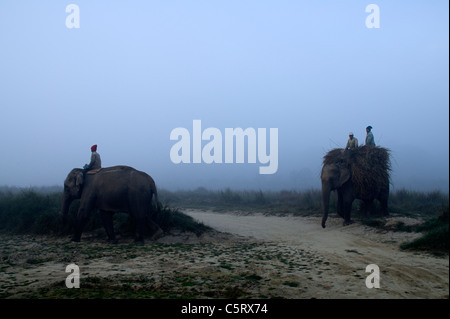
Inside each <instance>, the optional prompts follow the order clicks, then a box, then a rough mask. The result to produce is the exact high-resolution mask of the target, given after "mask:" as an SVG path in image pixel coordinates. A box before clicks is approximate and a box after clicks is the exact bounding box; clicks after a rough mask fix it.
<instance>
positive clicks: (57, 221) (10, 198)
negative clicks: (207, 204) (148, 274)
mask: <svg viewBox="0 0 450 319" xmlns="http://www.w3.org/2000/svg"><path fill="white" fill-rule="evenodd" d="M61 199H62V194H61V193H49V194H46V193H38V192H36V191H34V190H22V191H20V192H17V191H16V192H14V193H12V192H3V193H0V232H3V233H8V234H36V235H55V236H62V235H68V234H72V231H73V225H74V224H75V215H76V212H77V210H78V207H79V200H76V201H74V202H73V203H72V205H71V206H70V209H69V214H68V220H67V223H66V224H65V225H63V223H62V219H61V217H60V215H59V211H60V209H61ZM154 220H155V222H156V223H158V224H159V225H160V227H161V228H162V229H163V231H165V232H169V231H170V230H171V229H180V230H181V231H190V232H194V233H195V234H197V235H198V236H199V235H201V234H202V233H203V232H205V231H206V230H208V229H209V227H207V226H205V225H204V224H202V223H198V222H196V221H195V220H194V219H193V218H192V217H190V216H187V215H185V214H183V213H181V212H180V211H179V210H177V209H173V208H170V207H168V206H164V207H162V208H161V211H160V213H159V214H156V216H154ZM102 227H103V225H102V221H101V218H100V216H99V214H98V212H97V211H93V212H92V214H91V217H90V218H89V220H88V222H87V224H86V226H85V228H84V230H85V231H88V232H89V231H95V230H97V229H100V228H102ZM114 228H115V231H116V233H117V234H121V235H125V236H126V235H129V234H130V233H131V232H132V231H133V228H134V227H133V221H132V219H131V218H129V215H128V214H124V213H118V214H115V216H114Z"/></svg>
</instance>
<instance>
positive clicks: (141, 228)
mask: <svg viewBox="0 0 450 319" xmlns="http://www.w3.org/2000/svg"><path fill="white" fill-rule="evenodd" d="M144 233H145V222H144V221H143V220H141V219H138V220H136V235H135V237H134V241H135V242H136V243H142V244H143V243H144Z"/></svg>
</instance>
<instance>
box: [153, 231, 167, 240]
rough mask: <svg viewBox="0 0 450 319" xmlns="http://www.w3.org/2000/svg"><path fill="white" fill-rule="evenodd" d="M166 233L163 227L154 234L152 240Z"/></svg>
mask: <svg viewBox="0 0 450 319" xmlns="http://www.w3.org/2000/svg"><path fill="white" fill-rule="evenodd" d="M163 235H164V232H163V230H162V229H161V228H159V229H158V230H157V231H156V233H154V234H153V236H152V240H158V239H159V238H161V237H162V236H163Z"/></svg>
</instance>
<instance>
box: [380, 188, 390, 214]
mask: <svg viewBox="0 0 450 319" xmlns="http://www.w3.org/2000/svg"><path fill="white" fill-rule="evenodd" d="M388 199H389V190H387V191H383V192H382V193H381V195H380V197H379V198H378V200H379V201H380V204H381V213H382V214H383V215H384V216H388V215H389V211H388Z"/></svg>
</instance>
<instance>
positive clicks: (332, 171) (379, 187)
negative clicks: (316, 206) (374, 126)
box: [320, 146, 390, 228]
mask: <svg viewBox="0 0 450 319" xmlns="http://www.w3.org/2000/svg"><path fill="white" fill-rule="evenodd" d="M389 172H390V160H389V150H387V149H385V148H382V147H378V146H377V147H372V146H371V147H369V146H361V147H358V148H357V149H355V150H344V149H334V150H332V151H330V152H328V153H327V154H326V155H325V156H324V160H323V167H322V172H321V175H320V178H321V182H322V205H323V217H322V227H323V228H325V227H326V221H327V218H328V211H329V204H330V193H331V191H334V190H336V191H337V194H338V203H337V213H338V214H339V215H340V216H341V217H342V218H344V226H345V225H349V224H351V223H352V220H351V218H350V215H351V208H352V203H353V201H354V200H355V199H360V200H362V201H363V202H364V203H365V204H366V205H365V207H366V208H367V207H370V206H372V204H373V201H374V200H375V199H377V200H378V201H379V202H380V204H381V212H382V213H383V214H384V215H388V214H389V212H388V199H389V185H390V181H389V180H390V178H389Z"/></svg>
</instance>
